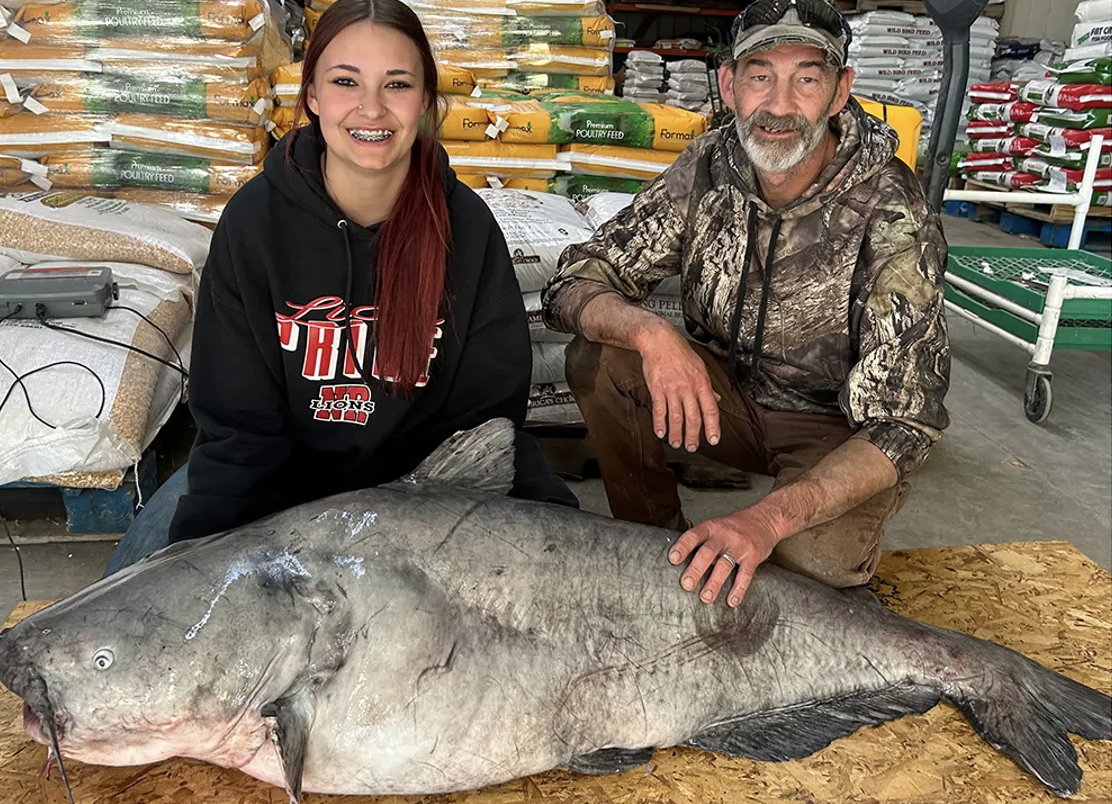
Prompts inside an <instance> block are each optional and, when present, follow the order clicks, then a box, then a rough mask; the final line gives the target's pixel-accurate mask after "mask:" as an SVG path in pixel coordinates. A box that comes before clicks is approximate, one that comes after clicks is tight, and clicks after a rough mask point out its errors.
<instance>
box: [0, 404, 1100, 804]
mask: <svg viewBox="0 0 1112 804" xmlns="http://www.w3.org/2000/svg"><path fill="white" fill-rule="evenodd" d="M513 438H514V434H513V429H512V426H511V425H510V424H509V423H508V422H506V421H504V420H495V421H491V422H487V423H486V424H484V425H482V426H481V427H478V428H476V429H475V430H472V431H468V432H466V433H460V434H457V435H456V436H455V437H453V438H452V439H450V440H449V441H448V442H446V443H445V444H444V445H442V446H441V447H440V448H439V450H438V451H437V452H436V453H434V454H433V455H432V456H430V457H429V459H428V460H427V461H425V463H424V464H422V466H421V467H420V468H419V469H418V470H417V471H416V472H415V473H414V474H413V475H411V476H409V477H407V478H405V479H403V480H401V481H399V482H397V483H394V484H391V485H388V486H384V487H380V488H374V489H367V490H364V491H358V492H353V493H348V494H342V495H339V496H336V497H332V498H330V499H325V500H321V501H318V502H314V503H311V504H307V505H302V506H300V507H297V508H294V509H291V510H289V511H286V512H284V513H281V514H277V515H274V516H271V517H269V518H267V519H264V520H261V521H259V522H257V523H255V524H252V525H250V526H247V527H243V528H238V529H236V530H234V531H231V532H228V533H224V534H220V535H217V536H212V537H208V538H205V539H201V540H197V541H194V542H187V543H182V544H177V545H173V546H171V547H169V548H167V549H166V550H163V551H161V552H160V553H158V554H156V555H154V556H153V557H151V558H150V559H147V560H145V561H143V562H141V563H139V564H137V565H135V566H133V567H130V568H128V569H126V570H124V571H122V572H120V573H118V574H117V575H115V576H112V577H110V578H107V579H105V580H102V581H100V582H98V583H96V584H94V585H93V586H91V587H89V588H88V589H86V590H84V591H82V592H80V593H78V594H76V595H74V596H72V597H70V598H68V599H66V600H63V601H61V602H59V603H56V604H54V605H53V606H50V607H49V608H46V609H44V610H43V611H40V612H38V613H36V614H34V615H32V616H30V617H28V618H27V619H26V620H24V621H23V622H21V623H19V624H18V625H16V626H15V627H14V628H12V629H10V630H8V631H7V632H5V633H4V634H3V636H0V681H2V682H3V684H4V685H5V686H7V687H8V688H9V689H11V690H12V691H13V692H15V693H16V694H17V695H19V696H21V697H22V698H23V699H24V702H25V706H24V717H25V726H26V728H27V731H28V732H29V733H30V735H31V736H32V737H33V738H34V739H36V740H38V741H40V742H43V743H46V744H47V745H51V746H52V753H60V756H61V757H62V758H73V759H76V760H79V761H82V762H87V763H94V764H102V765H132V764H140V763H151V762H158V761H161V760H165V759H168V758H170V757H179V756H180V757H193V758H196V759H200V760H205V761H208V762H212V763H215V764H218V765H222V766H224V767H228V768H238V769H240V770H242V771H243V772H244V773H247V774H250V775H251V776H254V777H256V778H258V779H262V780H264V781H266V782H268V783H271V784H274V785H278V786H284V787H285V789H286V791H287V792H288V794H289V798H290V800H291V801H292V802H296V801H298V800H300V797H301V793H302V791H303V790H305V791H318V792H323V793H363V794H382V793H400V794H429V793H439V792H447V791H454V790H463V789H474V788H479V787H483V786H487V785H494V784H497V783H499V782H504V781H506V780H510V779H514V778H517V777H522V776H525V775H528V774H535V773H541V772H543V771H546V770H549V769H550V768H555V767H561V766H563V767H568V768H571V769H573V770H575V771H580V772H583V773H611V772H617V771H622V770H625V769H628V768H633V767H636V766H637V765H641V764H644V763H647V762H648V761H649V759H650V757H651V756H652V752H653V749H655V748H662V747H665V746H674V745H681V744H685V745H692V746H698V747H701V748H704V749H707V750H710V751H717V752H721V753H724V754H730V755H733V756H743V757H752V758H754V759H758V760H769V761H777V760H785V759H791V758H796V757H804V756H807V755H809V754H811V753H813V752H815V751H817V750H819V749H821V748H823V747H824V746H826V745H828V744H829V743H830V742H831V741H833V740H836V739H838V738H839V737H843V736H845V735H848V734H851V733H852V732H854V731H855V730H857V729H858V728H859V727H861V726H865V725H871V724H877V723H882V722H885V721H888V720H892V719H894V718H898V717H900V716H902V715H906V714H909V713H913V712H914V713H918V712H925V711H926V710H928V709H930V708H931V707H933V706H934V705H935V704H936V703H938V702H939V701H940V700H947V701H951V702H953V703H954V704H956V705H957V706H958V707H959V708H960V709H961V710H962V711H963V712H964V713H965V714H966V716H967V717H968V718H969V719H970V721H971V722H972V724H973V726H974V728H976V729H977V731H978V732H979V733H980V734H981V735H982V736H983V737H984V738H985V739H986V740H987V741H988V742H989V743H991V744H992V745H993V746H995V747H996V748H998V749H1000V750H1002V751H1004V752H1005V753H1007V754H1008V755H1010V756H1011V757H1013V758H1014V759H1015V760H1016V761H1017V762H1018V763H1019V764H1020V765H1022V766H1023V767H1024V768H1026V769H1027V770H1028V771H1030V772H1031V773H1033V774H1034V775H1035V776H1036V777H1037V778H1038V779H1039V780H1041V781H1042V782H1043V784H1045V785H1046V786H1047V787H1049V788H1050V789H1051V790H1053V791H1054V792H1055V793H1057V794H1059V795H1061V796H1065V795H1068V794H1072V793H1075V792H1076V791H1077V790H1078V787H1079V785H1080V781H1081V770H1080V768H1079V767H1078V765H1077V757H1076V753H1075V751H1074V748H1073V745H1072V744H1071V742H1070V739H1069V737H1068V734H1069V733H1074V734H1078V735H1081V736H1083V737H1086V738H1088V739H1093V740H1110V739H1112V699H1110V698H1109V697H1108V696H1107V695H1105V694H1103V693H1101V692H1098V691H1096V690H1093V689H1090V688H1088V687H1086V686H1084V685H1082V684H1079V683H1077V682H1075V681H1072V680H1070V679H1068V678H1066V677H1065V676H1062V675H1059V674H1057V673H1053V672H1051V671H1049V670H1047V669H1046V668H1044V667H1043V666H1041V665H1039V664H1037V663H1035V662H1033V661H1031V660H1029V659H1027V658H1025V657H1023V656H1021V655H1020V654H1018V653H1016V652H1014V651H1012V650H1009V649H1006V648H1004V647H1002V646H999V645H996V644H993V643H991V642H986V641H983V640H979V639H975V638H972V637H970V636H967V635H965V634H960V633H956V632H953V631H947V630H944V629H941V628H935V627H932V626H929V625H925V624H922V623H919V622H916V621H914V620H909V619H906V618H904V617H900V616H897V615H895V614H893V613H892V612H890V611H888V610H886V609H885V608H884V607H883V606H882V605H880V604H879V603H877V602H876V601H875V599H873V600H871V601H870V600H867V599H863V596H862V595H860V594H847V593H844V592H839V591H835V590H832V589H829V588H826V587H824V586H822V585H820V584H818V583H815V582H812V581H810V580H808V579H805V578H802V577H800V576H798V575H794V574H792V573H790V572H787V571H784V570H781V569H779V568H776V567H774V566H765V567H763V568H762V569H761V570H760V571H759V572H758V573H757V576H756V578H755V579H754V580H753V583H752V586H751V587H750V590H749V592H748V594H747V596H746V597H745V600H744V602H743V604H742V605H741V606H740V607H739V608H736V609H731V608H729V607H727V606H726V605H725V604H717V605H711V606H708V605H706V604H704V603H702V602H700V601H699V599H698V597H697V596H696V595H693V594H691V593H688V592H685V591H684V590H683V589H682V588H681V587H680V585H679V579H678V570H677V568H676V567H674V566H672V565H671V564H669V562H668V561H667V560H666V558H665V556H666V554H667V550H668V547H669V545H670V544H671V543H672V541H673V538H674V536H675V534H673V533H671V532H666V531H663V530H658V529H654V528H648V527H642V526H639V525H633V524H629V523H624V522H618V521H615V520H612V519H608V518H605V517H601V516H596V515H592V514H588V513H585V512H581V511H577V510H574V509H568V508H562V507H556V506H549V505H544V504H538V503H531V502H525V501H521V500H516V499H512V498H509V497H507V496H505V492H506V490H507V489H508V488H509V486H510V481H511V479H512V473H513V454H512V452H513ZM63 778H64V777H63Z"/></svg>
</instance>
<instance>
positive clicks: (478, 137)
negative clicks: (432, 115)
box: [440, 95, 498, 142]
mask: <svg viewBox="0 0 1112 804" xmlns="http://www.w3.org/2000/svg"><path fill="white" fill-rule="evenodd" d="M488 129H490V119H489V118H488V115H487V110H486V109H484V108H482V107H481V106H479V105H477V104H475V103H473V102H472V101H471V100H470V99H469V98H464V97H458V96H456V97H453V96H450V95H449V96H446V97H445V98H444V105H443V114H442V118H441V123H440V139H444V140H474V141H476V142H483V141H485V140H488V139H492V134H493V135H497V134H498V132H497V131H488Z"/></svg>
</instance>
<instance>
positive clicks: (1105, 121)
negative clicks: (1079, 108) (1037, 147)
mask: <svg viewBox="0 0 1112 804" xmlns="http://www.w3.org/2000/svg"><path fill="white" fill-rule="evenodd" d="M1031 122H1032V123H1042V124H1043V125H1047V126H1054V127H1055V128H1081V129H1091V128H1108V127H1109V126H1112V105H1110V106H1105V107H1103V108H1100V109H1088V110H1086V111H1084V112H1075V111H1072V110H1070V109H1040V110H1039V111H1038V112H1036V113H1035V114H1034V115H1032V116H1031Z"/></svg>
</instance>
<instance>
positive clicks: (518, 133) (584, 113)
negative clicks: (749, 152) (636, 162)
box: [491, 96, 707, 151]
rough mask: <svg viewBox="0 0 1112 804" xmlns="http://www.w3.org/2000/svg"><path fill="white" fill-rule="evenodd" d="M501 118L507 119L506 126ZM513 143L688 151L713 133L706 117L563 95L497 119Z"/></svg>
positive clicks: (511, 110)
mask: <svg viewBox="0 0 1112 804" xmlns="http://www.w3.org/2000/svg"><path fill="white" fill-rule="evenodd" d="M501 120H504V121H505V124H504V125H503V124H502V122H501ZM491 122H492V123H493V124H494V125H495V126H496V127H499V128H502V134H501V140H502V141H503V142H510V143H524V142H550V143H555V144H557V145H566V144H570V143H584V144H588V145H613V146H619V147H625V148H640V149H650V148H651V149H656V150H660V151H682V150H684V149H685V148H686V147H687V146H688V145H690V144H691V143H692V142H693V141H694V140H695V138H696V137H698V136H699V135H701V134H703V133H704V132H705V131H706V130H707V121H706V118H705V117H703V115H700V114H695V113H693V112H687V111H684V110H682V109H676V108H673V107H670V106H664V105H662V104H649V103H644V104H640V103H631V102H629V101H626V100H622V99H620V98H612V97H601V96H599V97H597V98H596V97H590V98H586V99H584V98H576V97H560V98H548V99H545V100H540V101H528V102H525V103H521V104H513V105H512V106H511V107H510V108H509V109H508V110H506V111H505V112H501V113H496V114H493V115H492V120H491Z"/></svg>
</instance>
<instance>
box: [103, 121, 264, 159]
mask: <svg viewBox="0 0 1112 804" xmlns="http://www.w3.org/2000/svg"><path fill="white" fill-rule="evenodd" d="M107 131H108V132H109V134H110V144H111V145H112V147H113V148H124V149H127V150H131V151H149V152H152V153H162V154H174V155H177V156H197V157H202V158H204V159H214V160H217V161H221V162H235V163H237V164H241V165H255V164H258V163H260V162H262V160H263V157H265V156H266V153H267V150H268V149H269V146H270V138H269V137H268V136H267V132H266V129H265V128H264V127H263V126H241V125H236V124H235V123H218V122H215V121H212V120H182V119H181V118H175V117H162V116H160V115H141V114H122V115H116V116H115V117H113V118H112V119H111V122H109V123H108V125H107Z"/></svg>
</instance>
